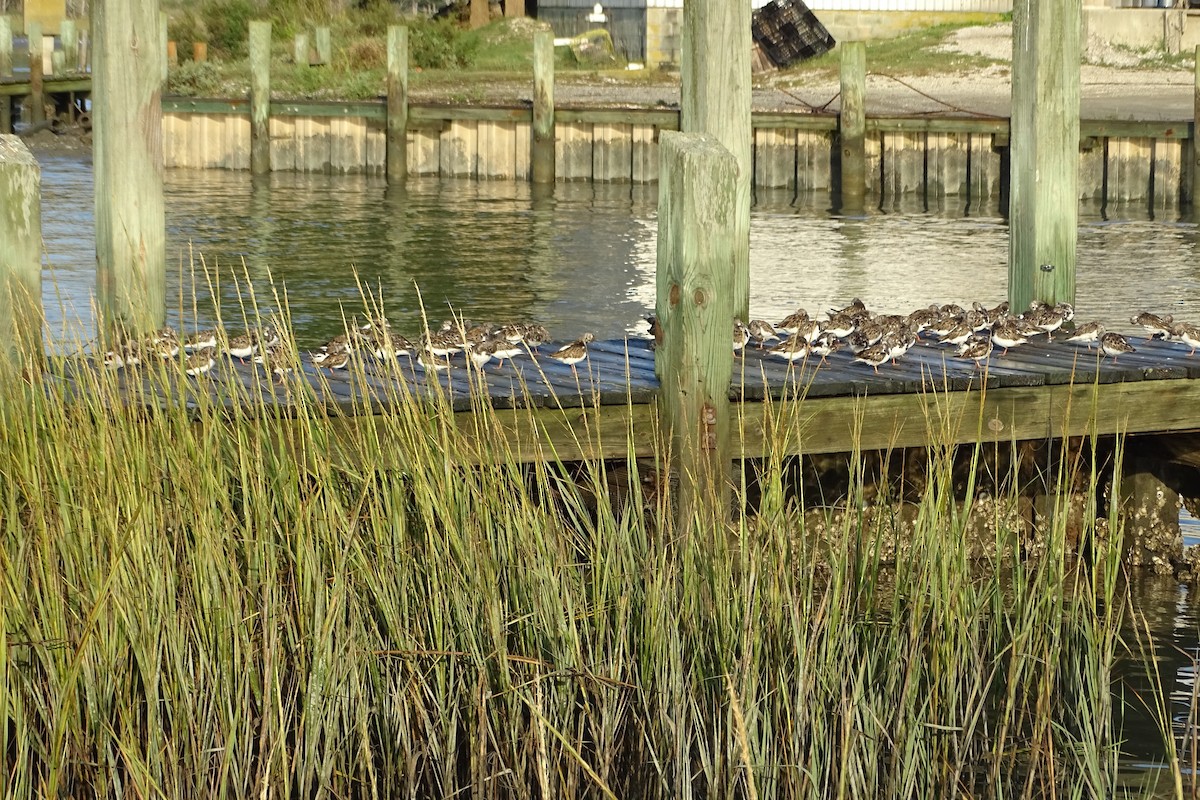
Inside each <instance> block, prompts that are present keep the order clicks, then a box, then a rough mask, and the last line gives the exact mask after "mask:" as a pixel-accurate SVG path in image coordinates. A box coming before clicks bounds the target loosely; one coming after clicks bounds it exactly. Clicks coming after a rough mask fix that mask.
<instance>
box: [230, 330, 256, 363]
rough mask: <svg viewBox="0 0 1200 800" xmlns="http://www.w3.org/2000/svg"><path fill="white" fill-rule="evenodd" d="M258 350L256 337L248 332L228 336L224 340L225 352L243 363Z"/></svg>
mask: <svg viewBox="0 0 1200 800" xmlns="http://www.w3.org/2000/svg"><path fill="white" fill-rule="evenodd" d="M257 350H258V337H257V336H255V335H254V334H253V333H251V332H250V331H245V332H243V333H239V334H237V335H236V336H229V337H227V338H226V339H225V352H226V353H228V354H229V355H230V356H231V357H233V358H236V359H238V360H240V361H245V360H246V359H248V358H250V357H251V356H253V355H254V353H255V351H257Z"/></svg>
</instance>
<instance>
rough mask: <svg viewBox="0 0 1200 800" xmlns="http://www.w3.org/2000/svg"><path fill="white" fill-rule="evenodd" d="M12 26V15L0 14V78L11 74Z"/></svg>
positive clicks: (9, 76)
mask: <svg viewBox="0 0 1200 800" xmlns="http://www.w3.org/2000/svg"><path fill="white" fill-rule="evenodd" d="M12 54H13V28H12V17H10V16H9V15H7V14H0V79H4V78H11V77H12V75H13V58H12Z"/></svg>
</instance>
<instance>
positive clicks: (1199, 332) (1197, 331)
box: [1171, 322, 1200, 356]
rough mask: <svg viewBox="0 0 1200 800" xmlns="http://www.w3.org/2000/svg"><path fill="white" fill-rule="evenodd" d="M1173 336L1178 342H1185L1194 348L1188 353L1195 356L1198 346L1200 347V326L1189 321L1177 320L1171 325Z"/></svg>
mask: <svg viewBox="0 0 1200 800" xmlns="http://www.w3.org/2000/svg"><path fill="white" fill-rule="evenodd" d="M1171 338H1172V339H1174V340H1175V341H1177V342H1183V343H1184V344H1186V345H1187V346H1188V347H1190V348H1192V352H1190V353H1188V355H1189V356H1194V355H1196V348H1198V347H1200V326H1197V325H1192V324H1190V323H1187V322H1177V323H1175V324H1174V325H1172V326H1171Z"/></svg>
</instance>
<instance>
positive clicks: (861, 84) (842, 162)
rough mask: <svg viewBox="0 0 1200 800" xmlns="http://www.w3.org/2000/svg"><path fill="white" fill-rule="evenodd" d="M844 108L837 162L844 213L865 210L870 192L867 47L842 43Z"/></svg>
mask: <svg viewBox="0 0 1200 800" xmlns="http://www.w3.org/2000/svg"><path fill="white" fill-rule="evenodd" d="M838 49H839V50H841V51H842V59H841V69H840V77H841V90H842V106H841V111H839V112H838V145H839V146H838V159H839V167H840V172H841V202H840V205H841V208H842V211H850V212H860V211H862V210H863V206H864V203H865V201H866V192H867V114H866V107H867V105H866V99H867V46H866V45H865V44H864V43H863V42H842V43H841V44H839V45H838Z"/></svg>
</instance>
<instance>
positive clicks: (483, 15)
mask: <svg viewBox="0 0 1200 800" xmlns="http://www.w3.org/2000/svg"><path fill="white" fill-rule="evenodd" d="M490 5H491V3H489V2H488V0H471V16H470V18H469V19H470V23H469V24H470V26H471V30H475V29H476V28H482V27H483V26H484V25H487V24H488V22H489V21H490V20H491V9H490V8H489V6H490Z"/></svg>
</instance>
